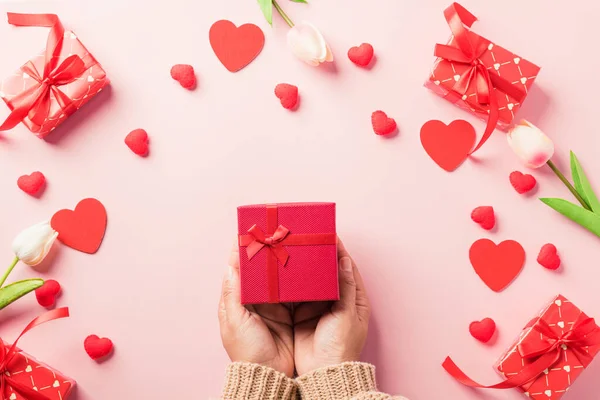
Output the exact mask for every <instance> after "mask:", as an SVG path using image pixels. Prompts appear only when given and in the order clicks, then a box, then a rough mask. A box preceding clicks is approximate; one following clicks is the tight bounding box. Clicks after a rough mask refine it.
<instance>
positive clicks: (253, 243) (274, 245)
mask: <svg viewBox="0 0 600 400" xmlns="http://www.w3.org/2000/svg"><path fill="white" fill-rule="evenodd" d="M239 244H240V246H242V247H246V254H247V256H248V259H249V260H251V259H252V258H254V256H256V255H257V254H258V252H259V251H260V250H261V249H263V248H265V247H266V248H267V250H268V253H267V287H268V289H269V302H270V303H279V272H278V270H277V268H278V267H277V262H278V261H279V262H280V263H281V264H282V265H283V266H284V267H285V265H286V264H287V262H288V259H289V256H290V255H289V253H288V251H287V250H286V249H285V247H284V246H311V245H326V244H337V236H336V234H335V233H290V230H289V229H288V228H286V227H285V226H283V225H279V223H278V212H277V205H267V233H266V234H265V233H264V232H263V231H262V230H261V229H260V228H259V227H258V226H256V225H253V226H252V227H251V228H250V229H248V234H247V235H240V236H239Z"/></svg>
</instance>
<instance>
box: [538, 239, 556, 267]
mask: <svg viewBox="0 0 600 400" xmlns="http://www.w3.org/2000/svg"><path fill="white" fill-rule="evenodd" d="M537 262H538V263H539V264H540V265H541V266H542V267H544V268H548V269H558V267H560V257H559V256H558V253H557V251H556V246H555V245H553V244H552V243H546V244H545V245H543V246H542V249H541V250H540V254H539V255H538V257H537Z"/></svg>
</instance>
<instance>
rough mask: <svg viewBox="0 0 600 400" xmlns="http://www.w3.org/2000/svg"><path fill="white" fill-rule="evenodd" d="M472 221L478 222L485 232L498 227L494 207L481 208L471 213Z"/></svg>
mask: <svg viewBox="0 0 600 400" xmlns="http://www.w3.org/2000/svg"><path fill="white" fill-rule="evenodd" d="M471 219H472V220H473V222H477V223H478V224H479V225H481V227H482V228H483V229H485V230H488V231H489V230H490V229H492V228H493V227H494V225H496V217H495V216H494V207H491V206H481V207H477V208H476V209H474V210H473V212H471Z"/></svg>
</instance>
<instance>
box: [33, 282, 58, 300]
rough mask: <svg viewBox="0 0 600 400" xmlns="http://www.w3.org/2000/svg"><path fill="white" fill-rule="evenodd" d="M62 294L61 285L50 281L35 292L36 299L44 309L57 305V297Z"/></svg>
mask: <svg viewBox="0 0 600 400" xmlns="http://www.w3.org/2000/svg"><path fill="white" fill-rule="evenodd" d="M59 293H60V283H58V282H57V281H55V280H53V279H48V280H47V281H45V282H44V284H43V285H42V286H40V287H39V288H37V289H36V290H35V298H36V299H37V302H38V303H39V304H40V306H42V307H52V306H53V305H54V304H55V303H56V296H58V294H59Z"/></svg>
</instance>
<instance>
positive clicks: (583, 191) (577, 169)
mask: <svg viewBox="0 0 600 400" xmlns="http://www.w3.org/2000/svg"><path fill="white" fill-rule="evenodd" d="M571 175H572V176H573V183H574V184H575V190H577V193H579V195H580V196H581V197H583V199H584V200H585V202H586V203H587V204H588V205H589V206H590V208H591V209H592V211H594V212H595V213H600V202H599V201H598V198H597V197H596V195H595V194H594V190H593V189H592V185H590V181H588V179H587V177H586V176H585V173H584V172H583V168H581V164H580V163H579V160H578V159H577V156H575V153H573V152H571Z"/></svg>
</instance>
